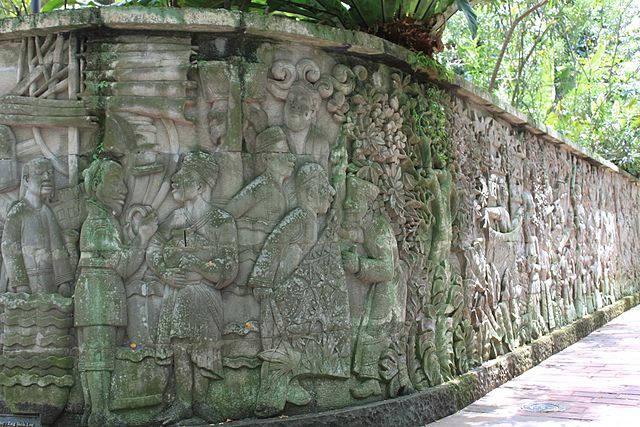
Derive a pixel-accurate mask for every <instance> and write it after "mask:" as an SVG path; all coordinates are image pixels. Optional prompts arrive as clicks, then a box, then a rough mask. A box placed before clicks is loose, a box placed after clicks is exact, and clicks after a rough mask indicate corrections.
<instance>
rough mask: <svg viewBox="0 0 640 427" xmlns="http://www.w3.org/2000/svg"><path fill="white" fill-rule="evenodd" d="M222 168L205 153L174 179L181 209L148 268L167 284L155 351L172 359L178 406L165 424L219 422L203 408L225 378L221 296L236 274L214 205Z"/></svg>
mask: <svg viewBox="0 0 640 427" xmlns="http://www.w3.org/2000/svg"><path fill="white" fill-rule="evenodd" d="M217 177H218V164H217V163H216V161H215V159H214V157H213V156H212V155H211V154H209V153H205V152H198V151H196V152H190V153H187V154H186V155H185V156H184V159H183V161H182V167H181V168H180V169H179V170H178V172H176V173H175V174H174V175H173V177H172V178H171V187H172V193H173V198H174V199H175V200H176V202H178V204H180V205H181V207H179V208H178V209H176V210H175V211H173V213H172V214H171V215H170V216H169V217H168V218H167V219H166V220H165V221H164V222H163V223H162V224H161V225H160V228H159V230H158V233H156V235H155V236H154V238H153V239H152V241H151V244H150V245H149V248H148V250H147V262H148V264H149V267H150V268H151V270H153V272H154V273H155V274H156V275H157V276H158V277H159V278H160V280H161V281H163V282H164V283H165V284H166V285H167V291H166V293H165V299H164V302H163V306H162V310H161V312H160V320H159V325H158V345H159V346H160V349H161V350H163V349H164V350H167V351H170V352H171V354H172V355H173V367H174V375H175V387H176V399H175V401H174V402H173V403H172V404H171V405H170V406H169V407H167V408H166V409H165V410H164V411H163V412H162V414H161V415H160V419H159V421H160V422H161V423H162V424H163V425H168V424H174V423H177V422H178V421H180V420H183V419H188V418H191V416H192V415H193V413H194V412H195V413H196V414H197V415H198V416H199V417H201V418H204V419H206V420H207V421H214V418H215V414H212V412H211V410H210V409H208V408H207V407H206V406H205V404H204V403H203V400H204V397H205V395H206V393H207V390H208V385H209V380H210V379H220V378H221V377H222V359H221V355H220V347H219V345H220V342H219V341H220V339H221V331H222V328H223V324H222V322H223V317H222V296H221V294H220V290H221V289H223V288H224V287H226V286H228V285H229V284H231V283H232V282H233V280H234V279H235V277H236V274H237V271H238V245H237V230H236V223H235V221H234V219H233V217H232V216H231V215H230V214H229V213H228V212H226V211H224V210H222V209H219V208H216V207H214V206H212V205H211V204H210V203H209V200H208V198H209V196H210V195H211V190H212V189H213V187H214V185H215V183H216V180H217Z"/></svg>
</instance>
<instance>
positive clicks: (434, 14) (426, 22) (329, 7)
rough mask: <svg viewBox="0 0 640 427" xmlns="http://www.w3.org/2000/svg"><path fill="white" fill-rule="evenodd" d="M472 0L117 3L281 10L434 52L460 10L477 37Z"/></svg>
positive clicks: (58, 2)
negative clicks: (445, 27)
mask: <svg viewBox="0 0 640 427" xmlns="http://www.w3.org/2000/svg"><path fill="white" fill-rule="evenodd" d="M475 1H478V0H342V1H341V0H122V1H120V2H117V3H116V5H122V6H173V7H205V8H225V9H239V10H243V11H249V12H259V13H260V12H266V13H272V14H278V15H285V16H288V17H291V18H297V19H301V20H306V21H311V22H317V23H321V24H325V25H330V26H334V27H339V28H345V29H348V30H358V31H366V32H369V33H372V34H376V35H378V36H380V37H382V38H385V39H388V40H391V41H393V42H395V43H398V44H400V45H403V46H406V47H408V48H410V49H413V50H416V51H420V52H424V53H426V54H428V55H432V54H433V53H434V52H438V51H440V50H442V48H443V46H442V41H441V35H442V32H443V31H444V26H445V24H446V22H447V20H448V19H449V18H450V17H451V16H452V15H453V14H454V13H455V12H457V11H462V13H464V15H465V16H466V18H467V22H468V23H469V29H470V30H471V33H472V34H473V36H474V37H475V34H476V29H477V22H476V15H475V13H474V12H473V9H472V8H471V5H472V3H474V2H475ZM102 2H104V0H102ZM87 3H89V4H96V3H95V2H94V1H93V0H49V2H48V3H47V4H46V5H45V6H44V7H43V11H48V10H53V9H58V8H61V7H63V5H67V4H68V5H71V4H75V5H77V4H87Z"/></svg>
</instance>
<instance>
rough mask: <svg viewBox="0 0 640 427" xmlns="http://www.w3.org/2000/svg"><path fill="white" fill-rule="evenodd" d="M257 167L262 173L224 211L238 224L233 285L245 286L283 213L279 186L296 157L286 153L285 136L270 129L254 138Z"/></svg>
mask: <svg viewBox="0 0 640 427" xmlns="http://www.w3.org/2000/svg"><path fill="white" fill-rule="evenodd" d="M255 150H256V154H257V155H258V163H259V164H258V168H259V169H260V170H262V171H264V172H263V173H262V174H261V175H260V176H258V177H257V178H256V179H254V180H253V181H251V182H250V183H249V184H248V185H247V186H245V187H244V188H243V189H242V190H240V191H239V192H238V193H237V194H236V195H235V196H233V198H232V199H231V201H230V202H229V204H227V206H226V210H227V211H228V212H229V213H230V214H231V215H233V217H234V218H235V219H236V222H237V225H238V245H239V246H238V252H239V254H238V256H239V259H240V261H239V262H240V268H239V271H238V277H237V278H236V284H237V285H239V286H242V285H245V284H246V282H247V278H248V276H249V273H250V272H251V267H253V264H254V263H255V262H256V259H257V258H258V255H259V253H260V250H261V249H262V245H263V244H264V242H265V240H266V239H267V236H268V235H269V233H271V231H272V230H273V229H274V228H275V226H276V225H277V224H278V222H279V221H280V220H281V219H282V217H284V215H285V214H286V213H287V196H286V194H285V191H284V187H283V183H284V181H285V180H286V179H287V178H289V177H290V176H291V174H292V173H293V169H294V167H295V165H296V158H295V156H294V155H293V154H291V153H290V152H289V148H288V146H287V137H286V136H285V134H284V132H283V131H282V129H281V128H280V127H277V126H273V127H270V128H268V129H266V130H264V131H263V132H261V133H260V134H259V135H258V136H257V138H256V147H255Z"/></svg>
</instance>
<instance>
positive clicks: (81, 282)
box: [74, 159, 157, 427]
mask: <svg viewBox="0 0 640 427" xmlns="http://www.w3.org/2000/svg"><path fill="white" fill-rule="evenodd" d="M83 175H84V186H85V191H86V193H87V196H88V200H87V210H88V212H87V219H86V220H85V222H84V223H83V224H82V230H81V232H80V262H79V267H80V273H79V277H78V282H77V284H76V290H75V309H74V322H75V326H76V330H77V333H78V348H79V360H78V369H79V371H80V374H81V380H82V389H83V392H84V404H85V413H84V417H83V424H86V423H87V422H88V425H89V426H90V427H92V426H107V425H120V424H121V423H120V422H119V420H118V418H117V417H116V416H115V414H113V413H111V412H110V410H109V400H110V386H111V374H112V372H113V369H114V364H115V361H114V356H115V349H116V346H117V345H119V344H120V343H121V342H122V341H123V335H124V327H125V326H126V324H127V308H126V294H125V289H124V283H123V281H124V280H125V279H126V278H127V277H129V276H131V275H132V274H133V273H134V272H135V271H136V270H137V269H138V268H139V267H140V265H141V264H142V262H143V261H144V251H145V248H146V246H147V243H148V242H149V239H150V238H151V236H152V235H153V233H155V231H156V229H157V217H156V215H155V213H154V212H153V211H152V210H151V209H149V211H148V213H147V214H146V215H145V216H143V217H142V218H141V219H140V223H139V224H138V227H137V229H138V234H137V235H136V236H135V237H134V238H133V240H132V241H130V242H125V241H123V237H122V228H121V224H120V222H119V220H118V218H119V216H120V214H121V213H122V210H123V207H124V204H125V200H126V197H127V186H126V185H125V183H124V170H123V168H122V166H120V165H119V164H118V163H116V162H114V161H112V160H106V159H98V160H95V161H93V162H92V163H91V165H90V166H89V167H88V168H87V169H86V170H85V171H84V174H83Z"/></svg>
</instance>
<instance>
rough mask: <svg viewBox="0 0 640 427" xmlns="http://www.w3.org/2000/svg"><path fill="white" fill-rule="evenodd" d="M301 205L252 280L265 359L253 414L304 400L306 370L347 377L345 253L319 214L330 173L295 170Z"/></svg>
mask: <svg viewBox="0 0 640 427" xmlns="http://www.w3.org/2000/svg"><path fill="white" fill-rule="evenodd" d="M296 195H297V198H298V203H299V206H298V207H297V208H296V209H293V210H292V211H291V212H289V214H287V216H286V217H284V218H283V219H282V221H280V223H279V224H278V225H277V226H276V228H275V229H274V230H273V232H272V233H271V234H270V235H269V237H268V238H267V241H266V242H265V244H264V246H263V248H262V251H261V252H260V256H259V257H258V260H257V261H256V264H255V266H254V268H253V271H252V273H251V276H250V277H249V280H248V285H249V286H250V287H252V288H253V289H254V290H253V292H254V295H255V296H256V298H258V300H260V305H261V308H260V309H261V316H260V317H261V332H260V333H261V337H262V346H263V351H262V353H260V354H259V357H260V358H261V359H262V360H263V364H262V368H261V372H260V389H259V391H258V402H257V407H256V415H258V416H261V417H267V416H271V415H274V414H276V413H278V412H280V411H282V409H283V408H284V406H285V404H286V402H289V403H292V404H295V405H306V404H307V403H309V401H310V399H311V396H310V395H309V393H308V392H307V391H306V390H305V389H304V388H302V387H301V386H300V384H299V383H298V380H297V379H298V378H299V377H300V376H303V375H309V376H328V377H334V378H348V377H349V358H350V354H351V343H350V338H351V330H350V326H351V323H350V318H349V301H348V295H347V290H346V281H345V275H344V270H343V268H342V264H341V258H340V250H339V246H338V244H337V243H335V242H332V241H331V240H330V239H329V238H326V236H327V235H328V234H327V233H326V231H325V232H324V233H322V232H321V231H322V228H321V227H320V219H319V216H321V215H323V214H325V213H326V212H327V210H328V209H329V205H330V203H331V199H332V198H333V195H334V190H333V188H332V187H331V186H330V185H329V181H328V177H327V174H326V172H325V170H324V169H323V168H322V167H321V166H320V165H318V164H316V163H307V164H305V165H303V166H301V167H300V169H299V170H298V172H297V174H296Z"/></svg>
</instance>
